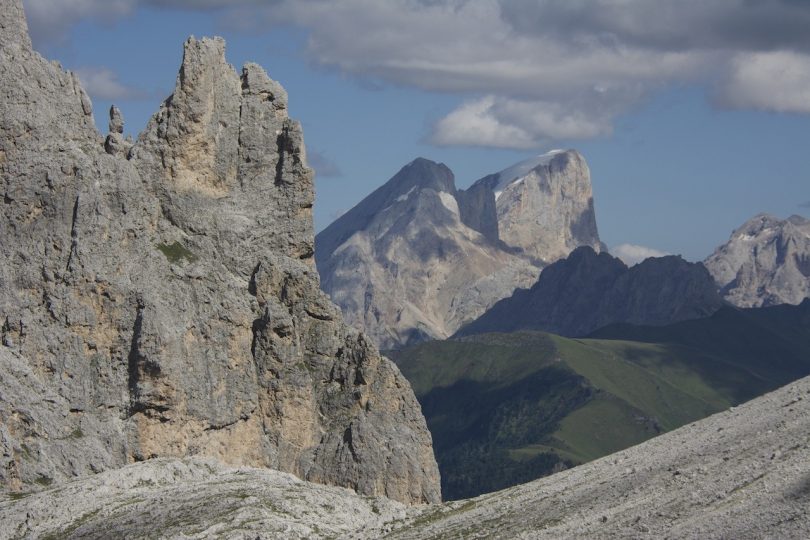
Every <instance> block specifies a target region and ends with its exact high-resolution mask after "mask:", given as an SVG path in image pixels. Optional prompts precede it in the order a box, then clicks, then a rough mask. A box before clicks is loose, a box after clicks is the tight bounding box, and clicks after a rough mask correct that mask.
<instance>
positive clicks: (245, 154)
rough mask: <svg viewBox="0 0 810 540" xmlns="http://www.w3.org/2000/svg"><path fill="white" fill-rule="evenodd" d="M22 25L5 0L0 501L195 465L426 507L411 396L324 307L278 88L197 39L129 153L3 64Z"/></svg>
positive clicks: (291, 127) (60, 76) (0, 140)
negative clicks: (125, 472) (4, 494)
mask: <svg viewBox="0 0 810 540" xmlns="http://www.w3.org/2000/svg"><path fill="white" fill-rule="evenodd" d="M19 6H20V4H19V2H18V1H12V0H0V13H2V14H3V15H2V16H3V23H4V26H3V27H2V31H3V34H2V36H0V37H2V41H3V44H4V46H3V48H2V50H0V94H2V95H4V96H5V97H6V99H4V100H2V101H0V173H1V174H2V184H0V185H2V189H3V190H4V200H5V203H4V205H3V212H2V215H1V216H0V237H2V238H3V242H2V243H0V285H2V286H0V338H2V339H0V371H2V372H3V373H4V374H5V375H4V376H3V378H2V381H0V481H2V483H3V484H4V485H5V486H6V487H7V488H10V489H25V490H30V489H35V488H36V487H37V486H39V485H44V484H47V483H52V482H60V481H63V480H66V479H69V478H72V477H75V476H81V475H86V474H91V473H94V472H99V471H103V470H106V469H110V468H116V467H120V466H122V465H124V464H125V463H127V462H132V461H141V460H146V459H150V458H153V457H161V456H188V455H200V456H208V457H211V458H215V459H218V460H220V461H223V462H226V463H231V464H235V465H251V466H259V467H271V468H276V469H279V470H282V471H286V472H290V473H293V474H296V475H297V476H299V477H301V478H306V479H309V480H313V481H316V482H321V483H327V484H335V485H340V486H345V487H350V488H352V489H355V490H356V491H358V492H360V493H363V494H366V495H385V496H388V497H391V498H393V499H396V500H399V501H403V502H408V503H415V502H433V501H437V500H439V498H440V494H439V482H438V470H437V467H436V462H435V458H434V457H433V452H432V447H431V438H430V434H429V432H428V431H427V428H426V426H425V422H424V418H423V417H422V415H421V412H420V409H419V405H418V403H417V402H416V399H415V398H414V396H413V392H412V391H411V389H410V386H409V385H408V383H407V381H405V379H404V378H403V377H402V375H401V374H400V373H399V371H398V370H397V369H396V368H395V367H394V366H393V365H392V364H391V363H390V362H389V361H388V360H386V359H385V358H383V357H381V356H380V354H379V352H378V351H377V350H376V349H375V348H374V347H373V346H372V345H371V344H370V343H369V341H368V340H367V339H366V338H365V337H364V336H363V335H362V334H359V333H358V332H357V331H355V330H352V329H350V328H348V327H347V326H346V325H345V324H344V323H343V320H342V318H341V316H340V312H339V311H338V309H337V308H336V307H335V306H334V305H333V304H332V303H331V302H330V301H329V299H328V297H327V296H326V295H325V294H324V293H322V292H321V291H320V290H319V287H318V285H319V281H318V275H317V272H316V271H315V268H314V266H313V225H312V215H311V208H312V200H313V189H312V172H311V170H310V169H309V167H308V166H307V164H306V154H305V150H304V144H303V137H302V134H301V128H300V125H299V124H298V123H297V122H296V121H294V120H292V119H290V118H289V116H288V113H287V105H286V104H287V96H286V93H285V92H284V90H283V89H282V88H281V86H280V85H278V83H276V82H274V81H272V80H271V79H270V78H269V77H268V76H267V74H266V73H265V72H264V70H262V69H261V68H260V67H259V66H257V65H255V64H247V65H246V66H245V67H244V68H243V69H242V71H241V73H237V72H236V71H235V70H234V69H233V68H232V67H230V66H229V65H228V63H227V62H226V60H225V44H224V41H222V40H221V39H219V38H213V39H207V38H204V39H200V40H197V39H194V38H191V39H189V40H188V41H187V42H186V44H185V49H184V56H183V62H182V65H181V67H180V72H179V75H178V77H177V83H176V87H175V92H174V94H173V95H172V96H170V97H169V98H168V99H166V100H165V101H164V103H163V104H162V105H161V107H160V110H159V111H158V112H157V113H156V114H155V115H154V116H153V117H152V118H151V120H150V121H149V123H148V125H147V127H146V129H145V130H144V132H143V133H141V134H140V136H139V137H138V139H137V141H136V142H135V143H134V145H132V146H131V148H126V145H124V146H122V140H121V139H120V136H121V131H122V127H123V116H122V115H121V114H120V111H117V109H115V108H113V109H112V110H111V116H110V134H109V135H108V136H107V139H106V140H104V139H103V138H102V137H101V136H100V134H99V133H98V131H97V130H96V129H95V127H94V123H93V119H92V106H91V104H90V100H89V99H88V98H87V95H86V94H85V93H84V91H83V90H82V89H81V86H80V84H79V82H78V79H76V77H75V76H73V75H72V74H70V73H65V72H63V71H62V70H61V69H60V68H59V67H58V65H56V64H54V63H50V62H47V61H45V60H44V59H42V58H41V57H40V56H39V55H38V54H36V53H34V52H33V51H31V50H30V49H25V48H24V47H17V48H8V47H6V46H5V44H6V43H7V42H8V41H9V40H14V39H17V34H16V32H17V28H18V27H16V26H13V25H10V23H8V22H7V21H9V20H10V18H11V15H13V14H14V13H18V14H19V13H21V11H19ZM15 10H17V11H15ZM21 28H24V26H22V27H21ZM8 32H11V33H12V35H11V36H9V35H7V34H8ZM7 38H8V40H7ZM22 41H24V40H22ZM116 136H117V137H118V138H117V137H116ZM124 142H125V141H124ZM43 396H44V398H43Z"/></svg>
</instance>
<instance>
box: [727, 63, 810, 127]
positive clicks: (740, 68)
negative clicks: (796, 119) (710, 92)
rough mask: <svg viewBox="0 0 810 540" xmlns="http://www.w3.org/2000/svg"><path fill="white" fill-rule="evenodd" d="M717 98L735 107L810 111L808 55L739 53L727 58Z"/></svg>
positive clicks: (797, 111) (809, 65)
mask: <svg viewBox="0 0 810 540" xmlns="http://www.w3.org/2000/svg"><path fill="white" fill-rule="evenodd" d="M718 98H719V101H720V103H721V104H723V105H727V106H731V107H737V108H751V109H765V110H770V111H776V112H796V113H810V55H808V54H800V53H795V52H792V51H771V52H758V53H740V54H738V55H736V56H735V57H734V59H733V60H732V61H731V64H730V70H729V74H728V77H727V78H726V79H725V80H724V81H723V83H722V86H721V88H720V92H719V95H718Z"/></svg>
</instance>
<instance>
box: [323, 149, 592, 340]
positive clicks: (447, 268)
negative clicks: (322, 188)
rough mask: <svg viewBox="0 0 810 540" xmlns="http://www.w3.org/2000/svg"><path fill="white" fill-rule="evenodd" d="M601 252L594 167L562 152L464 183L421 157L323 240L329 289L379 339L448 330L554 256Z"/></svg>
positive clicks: (442, 334) (529, 278)
mask: <svg viewBox="0 0 810 540" xmlns="http://www.w3.org/2000/svg"><path fill="white" fill-rule="evenodd" d="M579 245H587V246H592V247H593V248H594V249H597V250H598V249H600V247H601V243H600V242H599V236H598V234H597V232H596V219H595V216H594V211H593V196H592V193H591V184H590V173H589V171H588V166H587V165H586V164H585V160H584V159H583V158H582V156H581V155H579V153H577V152H576V151H573V150H570V151H567V152H562V151H556V152H553V153H551V154H546V155H543V156H539V157H537V158H533V159H530V160H527V161H525V162H521V163H518V164H517V165H515V166H513V167H510V168H509V169H506V170H504V171H501V172H500V173H497V174H494V175H489V176H487V177H485V178H482V179H481V180H479V181H478V182H476V183H475V184H473V185H472V186H471V187H470V188H469V189H467V190H457V189H456V188H455V185H454V181H453V175H452V173H451V172H450V170H449V169H447V167H445V166H444V165H439V164H436V163H433V162H431V161H428V160H425V159H417V160H416V161H414V162H413V163H411V164H409V165H407V166H406V167H404V168H403V169H402V170H401V171H400V172H399V173H397V174H396V175H395V176H394V177H393V178H391V180H389V181H388V182H387V183H386V184H385V185H383V186H382V187H380V188H379V189H378V190H376V191H375V192H374V193H372V194H371V195H369V196H368V197H366V199H364V200H363V201H362V202H360V203H359V204H358V205H357V206H356V207H355V208H353V209H352V210H350V211H349V212H347V213H346V214H344V215H343V216H341V217H340V218H339V219H338V220H336V221H335V222H334V223H332V224H331V225H330V226H329V227H327V228H326V229H324V230H323V231H322V232H321V233H320V234H318V236H317V238H316V250H317V252H316V257H315V258H316V260H317V262H318V270H319V272H320V274H321V277H322V287H323V290H325V291H326V292H327V293H329V295H330V296H331V297H332V299H333V300H334V301H335V302H336V303H337V304H338V305H339V306H340V307H341V309H342V311H343V313H344V314H345V315H346V318H347V320H348V321H349V322H350V323H352V324H354V325H355V326H356V327H357V328H360V329H363V330H364V331H365V332H367V333H369V334H370V335H371V336H372V338H373V339H375V340H376V342H377V343H378V344H379V345H380V347H382V348H398V347H402V346H407V345H411V344H414V343H417V342H419V341H424V340H427V339H442V338H446V337H448V336H450V335H451V334H453V333H454V332H455V331H456V330H458V329H459V328H460V327H461V326H462V325H464V324H466V323H468V322H470V321H472V320H474V319H475V318H476V317H478V316H479V315H481V314H482V313H484V311H486V310H487V309H488V308H489V307H491V306H492V305H493V304H494V303H495V302H497V301H498V300H500V299H502V298H504V297H506V296H508V295H509V294H511V293H512V292H513V291H514V290H515V288H518V287H528V286H530V285H531V284H532V283H533V282H534V280H535V279H536V278H537V275H538V274H539V272H540V270H541V269H542V268H543V267H544V266H545V264H546V263H547V262H551V261H554V260H557V259H559V258H560V257H565V256H567V255H568V253H569V252H570V251H571V250H572V249H574V248H575V247H577V246H579Z"/></svg>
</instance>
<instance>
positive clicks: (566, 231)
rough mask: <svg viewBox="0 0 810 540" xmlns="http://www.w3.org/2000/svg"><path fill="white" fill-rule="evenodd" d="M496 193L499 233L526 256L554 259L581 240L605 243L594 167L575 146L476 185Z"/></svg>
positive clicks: (596, 246)
mask: <svg viewBox="0 0 810 540" xmlns="http://www.w3.org/2000/svg"><path fill="white" fill-rule="evenodd" d="M480 187H486V188H488V189H489V190H490V191H492V192H493V194H494V195H495V205H496V209H497V220H498V235H499V238H500V240H502V241H503V242H504V243H506V244H507V245H509V246H511V247H513V248H517V249H519V250H520V251H521V252H522V253H523V254H524V255H525V256H527V257H530V258H532V259H535V260H537V261H539V262H540V263H541V264H550V263H552V262H554V261H556V260H558V259H561V258H564V257H567V256H568V254H569V253H571V251H573V250H574V249H575V248H577V247H579V246H590V247H592V248H593V249H595V250H596V251H599V250H600V249H601V246H602V244H601V242H600V241H599V233H598V232H597V230H596V213H595V212H594V205H593V190H592V188H591V173H590V169H589V168H588V164H587V163H586V162H585V158H583V157H582V155H581V154H580V153H579V152H577V151H576V150H567V151H562V150H553V151H551V152H549V153H547V154H544V155H542V156H537V157H536V158H532V159H529V160H527V161H524V162H521V163H518V164H516V165H515V166H513V167H510V168H508V169H505V170H503V171H501V172H499V173H496V174H493V175H489V176H486V177H484V178H482V179H481V180H479V181H478V182H476V183H475V184H473V186H472V190H474V189H477V188H480Z"/></svg>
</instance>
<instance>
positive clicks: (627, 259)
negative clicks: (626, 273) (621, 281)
mask: <svg viewBox="0 0 810 540" xmlns="http://www.w3.org/2000/svg"><path fill="white" fill-rule="evenodd" d="M610 253H611V254H612V255H613V256H614V257H618V258H620V259H621V260H622V261H623V262H624V264H626V265H627V266H633V265H634V264H638V263H640V262H641V261H643V260H644V259H649V258H650V257H664V256H666V255H670V253H667V252H665V251H660V250H657V249H653V248H650V247H646V246H639V245H636V244H619V245H618V246H615V247H613V248H611V249H610Z"/></svg>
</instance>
